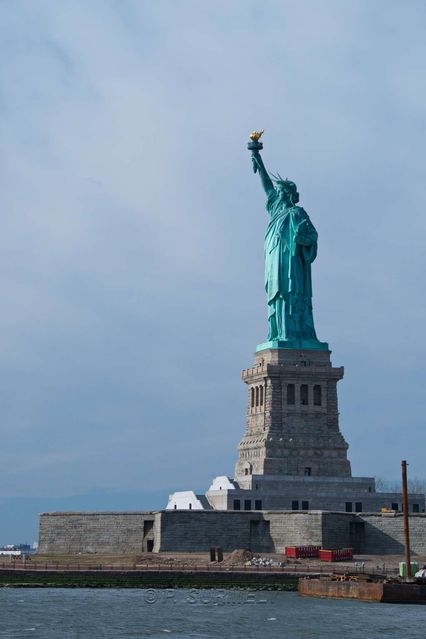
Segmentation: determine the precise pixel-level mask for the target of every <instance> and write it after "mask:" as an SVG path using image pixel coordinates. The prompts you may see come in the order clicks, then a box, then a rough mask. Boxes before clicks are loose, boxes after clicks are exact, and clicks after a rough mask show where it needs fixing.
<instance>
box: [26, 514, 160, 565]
mask: <svg viewBox="0 0 426 639" xmlns="http://www.w3.org/2000/svg"><path fill="white" fill-rule="evenodd" d="M159 518H160V514H159V513H158V512H94V513H61V512H58V513H43V514H41V515H40V529H39V549H38V552H39V553H43V554H57V555H58V554H65V555H68V554H77V553H83V554H86V553H99V554H121V553H123V554H135V553H141V552H144V551H146V550H148V549H152V550H153V551H154V552H155V551H157V550H158V548H156V547H155V542H157V540H159V539H160V521H159ZM149 541H151V543H152V548H151V547H150V548H148V542H149Z"/></svg>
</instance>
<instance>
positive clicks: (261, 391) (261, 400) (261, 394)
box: [259, 386, 263, 406]
mask: <svg viewBox="0 0 426 639" xmlns="http://www.w3.org/2000/svg"><path fill="white" fill-rule="evenodd" d="M259 388H260V390H259V393H260V400H259V401H260V405H261V406H263V386H260V387H259Z"/></svg>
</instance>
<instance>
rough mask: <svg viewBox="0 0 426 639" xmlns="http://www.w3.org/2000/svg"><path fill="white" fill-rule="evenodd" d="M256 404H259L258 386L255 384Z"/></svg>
mask: <svg viewBox="0 0 426 639" xmlns="http://www.w3.org/2000/svg"><path fill="white" fill-rule="evenodd" d="M256 406H259V386H256Z"/></svg>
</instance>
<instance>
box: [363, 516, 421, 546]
mask: <svg viewBox="0 0 426 639" xmlns="http://www.w3.org/2000/svg"><path fill="white" fill-rule="evenodd" d="M359 520H360V521H363V522H364V525H365V531H364V543H363V552H364V553H366V554H370V553H373V554H395V555H396V554H401V553H403V549H404V518H403V515H402V513H398V514H395V515H391V516H389V515H386V514H380V513H371V514H362V515H359ZM409 523H410V546H411V551H412V552H413V553H414V554H417V555H423V556H426V515H425V514H423V513H422V514H415V515H410V518H409Z"/></svg>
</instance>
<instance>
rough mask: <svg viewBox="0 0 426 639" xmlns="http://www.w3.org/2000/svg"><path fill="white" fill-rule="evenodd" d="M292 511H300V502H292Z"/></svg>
mask: <svg viewBox="0 0 426 639" xmlns="http://www.w3.org/2000/svg"><path fill="white" fill-rule="evenodd" d="M291 509H292V510H299V502H298V501H296V500H294V501H292V502H291Z"/></svg>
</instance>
